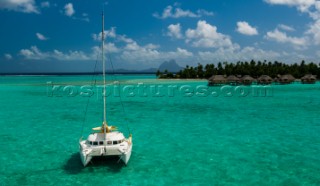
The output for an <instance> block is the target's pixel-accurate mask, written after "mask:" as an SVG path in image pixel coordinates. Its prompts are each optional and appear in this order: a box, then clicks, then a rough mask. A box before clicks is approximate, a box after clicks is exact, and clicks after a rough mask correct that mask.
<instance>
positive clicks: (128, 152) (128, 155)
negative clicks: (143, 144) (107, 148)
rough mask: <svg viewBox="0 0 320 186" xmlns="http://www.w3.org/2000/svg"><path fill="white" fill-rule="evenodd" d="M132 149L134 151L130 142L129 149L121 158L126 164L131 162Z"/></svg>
mask: <svg viewBox="0 0 320 186" xmlns="http://www.w3.org/2000/svg"><path fill="white" fill-rule="evenodd" d="M131 151H132V143H131V144H130V146H129V149H128V151H127V152H126V153H124V154H123V155H122V156H121V160H122V161H123V163H124V164H126V165H127V164H128V162H129V160H130V157H131Z"/></svg>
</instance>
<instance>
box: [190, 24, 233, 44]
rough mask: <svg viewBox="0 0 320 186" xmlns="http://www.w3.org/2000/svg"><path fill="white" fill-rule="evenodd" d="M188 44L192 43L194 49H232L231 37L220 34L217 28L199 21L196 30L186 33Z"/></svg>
mask: <svg viewBox="0 0 320 186" xmlns="http://www.w3.org/2000/svg"><path fill="white" fill-rule="evenodd" d="M186 42H187V43H189V42H191V44H192V46H194V47H203V48H219V47H232V46H233V44H232V42H231V39H230V37H229V36H227V35H224V34H222V33H219V32H218V31H217V27H216V26H213V25H210V24H208V23H207V22H206V21H202V20H200V21H198V23H197V28H196V29H188V30H187V31H186Z"/></svg>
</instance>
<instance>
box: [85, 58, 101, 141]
mask: <svg viewBox="0 0 320 186" xmlns="http://www.w3.org/2000/svg"><path fill="white" fill-rule="evenodd" d="M99 56H100V53H99V52H98V54H97V59H96V62H95V64H94V68H93V75H92V77H91V86H93V87H94V86H96V85H97V74H98V73H96V69H97V64H98V59H99ZM90 98H91V96H89V97H88V99H87V103H86V107H85V111H84V117H83V120H82V129H81V134H80V136H82V134H83V129H84V123H85V122H86V117H87V112H88V106H89V102H90Z"/></svg>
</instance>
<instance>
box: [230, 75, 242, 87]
mask: <svg viewBox="0 0 320 186" xmlns="http://www.w3.org/2000/svg"><path fill="white" fill-rule="evenodd" d="M227 83H228V84H230V85H237V84H239V83H240V79H239V78H238V77H236V76H235V75H230V76H228V77H227Z"/></svg>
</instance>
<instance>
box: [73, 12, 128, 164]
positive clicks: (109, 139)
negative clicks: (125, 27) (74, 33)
mask: <svg viewBox="0 0 320 186" xmlns="http://www.w3.org/2000/svg"><path fill="white" fill-rule="evenodd" d="M101 35H102V37H101V41H102V46H101V51H102V52H101V53H102V64H103V65H102V66H103V85H104V86H103V87H104V88H103V92H104V96H103V122H102V126H100V127H95V128H92V130H93V133H92V134H90V135H89V136H88V138H87V139H86V140H82V138H80V140H79V146H80V158H81V161H82V163H83V165H84V166H87V165H88V163H89V162H90V161H91V160H92V158H94V157H97V156H99V157H101V156H118V157H119V161H120V160H122V162H123V163H124V164H125V165H127V164H128V162H129V160H130V156H131V151H132V145H133V144H132V135H131V134H130V135H129V137H128V138H125V136H124V135H123V133H121V132H118V131H117V127H115V126H109V125H108V123H107V114H106V71H105V58H104V14H103V13H102V34H101Z"/></svg>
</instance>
